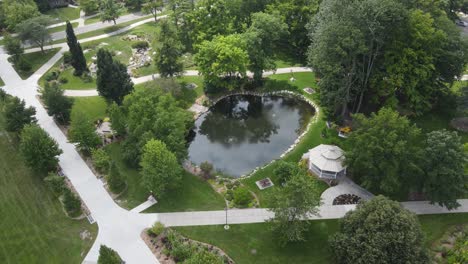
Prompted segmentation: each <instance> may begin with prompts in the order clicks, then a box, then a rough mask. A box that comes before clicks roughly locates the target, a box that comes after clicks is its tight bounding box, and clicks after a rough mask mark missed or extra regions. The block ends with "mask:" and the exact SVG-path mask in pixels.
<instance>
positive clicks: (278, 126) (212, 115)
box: [188, 95, 314, 177]
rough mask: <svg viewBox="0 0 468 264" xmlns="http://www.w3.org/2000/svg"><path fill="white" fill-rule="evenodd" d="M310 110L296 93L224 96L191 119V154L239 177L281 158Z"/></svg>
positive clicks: (226, 172) (308, 116) (294, 138)
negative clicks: (192, 120) (193, 119)
mask: <svg viewBox="0 0 468 264" xmlns="http://www.w3.org/2000/svg"><path fill="white" fill-rule="evenodd" d="M313 115H314V109H313V108H312V106H310V105H309V104H308V103H306V102H304V101H302V100H300V99H297V98H291V97H280V96H263V97H261V96H253V95H233V96H229V97H226V98H224V99H222V100H221V101H219V102H218V103H217V104H216V105H214V106H213V107H211V108H210V110H209V111H208V112H206V113H204V114H202V115H201V116H200V117H199V118H198V119H197V120H196V121H195V129H194V131H193V132H194V138H193V139H192V141H191V142H190V146H189V149H188V151H189V159H190V161H192V162H193V163H195V164H197V165H199V164H200V163H202V162H204V161H208V162H210V163H211V164H213V166H214V168H215V169H216V170H219V171H222V172H223V173H224V174H226V175H229V176H233V177H239V176H241V175H244V174H247V173H249V172H250V171H252V170H254V169H255V168H256V167H259V166H262V165H264V164H266V163H268V162H270V161H271V160H273V159H277V158H279V157H280V155H281V154H282V153H283V152H285V151H286V150H287V149H288V148H289V147H290V146H291V145H292V144H294V141H295V140H296V139H297V137H298V136H299V135H300V134H301V133H302V131H303V130H304V129H305V128H306V126H307V124H308V123H309V121H310V118H311V117H312V116H313Z"/></svg>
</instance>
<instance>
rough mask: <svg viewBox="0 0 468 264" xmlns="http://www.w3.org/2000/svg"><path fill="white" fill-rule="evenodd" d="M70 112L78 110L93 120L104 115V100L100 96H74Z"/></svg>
mask: <svg viewBox="0 0 468 264" xmlns="http://www.w3.org/2000/svg"><path fill="white" fill-rule="evenodd" d="M73 99H74V102H73V108H72V112H74V111H80V112H81V113H83V114H85V115H87V116H88V118H90V119H92V120H93V121H95V120H98V119H103V118H104V117H106V108H107V104H106V101H105V100H104V99H103V98H102V97H100V96H90V97H74V98H73Z"/></svg>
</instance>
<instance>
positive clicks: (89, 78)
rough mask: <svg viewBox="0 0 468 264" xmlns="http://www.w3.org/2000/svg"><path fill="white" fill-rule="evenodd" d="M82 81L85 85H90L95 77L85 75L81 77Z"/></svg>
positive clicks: (88, 74)
mask: <svg viewBox="0 0 468 264" xmlns="http://www.w3.org/2000/svg"><path fill="white" fill-rule="evenodd" d="M81 80H83V82H84V83H90V82H92V81H93V76H91V74H90V73H87V72H85V73H83V75H81Z"/></svg>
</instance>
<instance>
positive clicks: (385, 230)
mask: <svg viewBox="0 0 468 264" xmlns="http://www.w3.org/2000/svg"><path fill="white" fill-rule="evenodd" d="M330 247H331V252H333V255H334V257H335V260H336V262H337V263H388V264H390V263H392V264H394V263H395V264H397V263H415V264H416V263H421V264H422V263H428V262H429V258H428V254H427V252H426V248H425V245H424V235H423V232H422V230H421V227H420V224H419V221H418V219H417V217H416V216H415V215H414V214H413V213H411V212H409V211H408V210H406V209H404V208H402V207H401V205H400V204H399V203H398V202H394V201H391V200H389V199H387V198H385V197H383V196H377V197H375V198H373V199H372V200H370V201H368V202H365V203H361V204H358V205H357V208H356V209H355V210H353V211H349V212H348V213H347V214H346V215H345V217H344V218H342V219H341V220H340V231H339V232H338V233H337V234H335V235H334V236H333V237H332V238H331V239H330Z"/></svg>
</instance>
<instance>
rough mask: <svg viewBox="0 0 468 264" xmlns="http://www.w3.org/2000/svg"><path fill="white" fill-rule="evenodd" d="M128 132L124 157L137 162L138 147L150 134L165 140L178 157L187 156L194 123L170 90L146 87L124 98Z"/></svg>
mask: <svg viewBox="0 0 468 264" xmlns="http://www.w3.org/2000/svg"><path fill="white" fill-rule="evenodd" d="M123 107H124V112H126V113H127V116H126V120H127V128H128V134H129V136H128V137H127V139H126V140H125V142H124V149H125V155H124V156H125V157H126V161H127V162H128V163H129V164H130V165H134V166H135V165H137V164H138V162H139V159H140V155H141V149H142V147H143V146H144V145H145V144H146V141H148V140H149V139H151V138H157V139H159V140H161V141H162V142H164V143H165V144H166V146H167V148H168V149H169V150H170V151H171V152H173V153H174V154H175V155H176V157H177V159H178V160H183V159H185V158H186V157H187V147H186V137H187V135H188V133H189V131H190V129H191V128H192V127H193V115H192V114H191V113H190V112H188V111H186V110H185V109H182V108H180V107H179V106H178V103H177V102H176V101H175V100H174V98H173V97H172V96H171V95H170V94H164V93H163V91H162V90H161V89H152V88H148V89H145V90H139V91H135V92H133V93H132V94H131V95H129V96H127V97H126V98H125V102H124V105H123Z"/></svg>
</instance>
